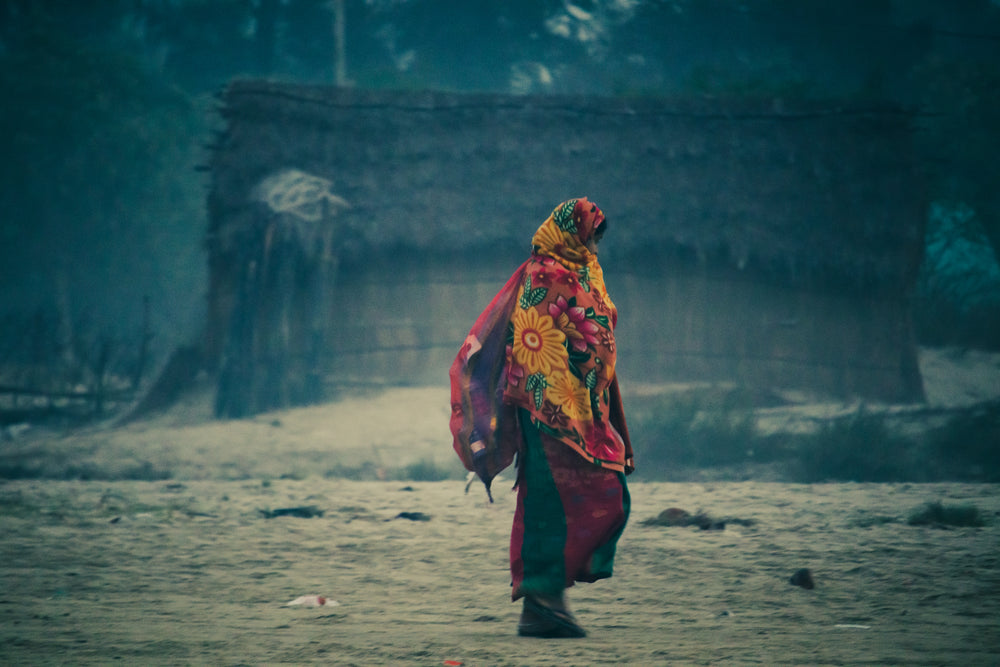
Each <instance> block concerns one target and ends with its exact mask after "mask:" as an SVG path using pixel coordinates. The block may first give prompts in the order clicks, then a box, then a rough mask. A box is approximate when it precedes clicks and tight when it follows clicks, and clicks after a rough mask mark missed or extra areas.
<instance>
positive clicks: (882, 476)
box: [798, 408, 915, 482]
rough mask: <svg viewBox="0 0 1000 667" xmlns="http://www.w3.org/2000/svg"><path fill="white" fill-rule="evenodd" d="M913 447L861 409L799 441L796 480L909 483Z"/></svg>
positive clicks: (882, 418) (912, 444)
mask: <svg viewBox="0 0 1000 667" xmlns="http://www.w3.org/2000/svg"><path fill="white" fill-rule="evenodd" d="M914 447H915V443H914V442H913V441H912V440H910V439H909V438H905V437H903V436H900V435H897V434H894V433H892V432H891V431H890V429H889V428H888V426H887V425H886V421H885V417H883V416H880V415H873V414H870V413H867V412H865V410H864V409H863V408H860V409H859V410H858V411H857V412H856V413H855V414H853V415H851V416H849V417H845V418H842V419H837V420H835V421H833V422H831V423H829V424H824V425H823V426H822V427H821V428H820V430H819V432H818V433H816V434H815V435H812V436H802V437H801V439H800V441H799V446H798V450H799V455H798V477H799V478H800V481H803V482H820V481H852V482H890V481H898V480H902V479H910V478H912V475H913V474H914V470H913V467H912V466H911V465H910V459H911V457H912V451H913V449H914Z"/></svg>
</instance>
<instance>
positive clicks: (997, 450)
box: [928, 401, 1000, 482]
mask: <svg viewBox="0 0 1000 667" xmlns="http://www.w3.org/2000/svg"><path fill="white" fill-rule="evenodd" d="M998 443H1000V401H994V402H992V403H989V404H987V405H984V406H982V407H981V408H979V409H977V410H975V411H973V412H971V413H963V414H960V415H956V416H955V417H952V418H951V419H950V420H949V421H948V423H947V424H945V425H944V426H942V427H940V428H938V429H935V430H934V431H932V432H931V433H930V434H929V436H928V451H929V453H930V456H931V458H932V459H933V460H934V461H935V462H936V465H935V466H934V469H935V470H936V471H937V477H938V478H939V479H961V480H968V481H977V482H998V481H1000V444H998Z"/></svg>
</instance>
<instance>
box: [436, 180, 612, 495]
mask: <svg viewBox="0 0 1000 667" xmlns="http://www.w3.org/2000/svg"><path fill="white" fill-rule="evenodd" d="M604 222H605V218H604V213H603V212H601V210H600V209H599V208H598V207H597V206H596V205H595V204H593V203H591V202H590V201H588V200H587V199H586V198H580V199H571V200H569V201H566V202H563V203H562V204H560V205H559V206H557V207H556V208H555V210H553V211H552V214H551V215H549V217H548V218H547V219H546V220H545V222H543V223H542V225H541V226H540V227H539V228H538V230H537V231H536V232H535V234H534V236H533V238H532V248H533V250H532V256H531V258H530V259H528V260H527V261H526V262H525V263H524V264H522V265H521V266H520V268H518V270H517V271H516V272H515V273H514V275H513V276H511V278H510V280H508V282H507V284H506V285H505V286H504V288H503V289H501V290H500V292H499V293H498V294H497V296H496V297H494V299H493V301H492V302H491V303H490V305H489V306H487V308H486V310H484V311H483V313H482V314H481V315H480V316H479V319H477V320H476V323H475V325H473V328H472V330H471V331H470V332H469V335H468V337H467V338H466V341H465V344H464V345H463V346H462V348H461V349H460V350H459V354H458V356H457V357H456V359H455V362H454V363H453V364H452V368H451V372H450V376H451V387H452V417H451V430H452V433H453V435H454V437H455V443H454V445H455V450H456V452H458V454H459V457H460V458H461V459H462V461H463V463H464V464H465V466H466V468H467V469H469V470H474V471H476V472H477V474H478V475H479V477H480V478H481V479H482V480H483V482H484V483H485V484H486V487H487V491H489V486H490V482H491V480H492V479H493V477H494V476H495V475H496V474H497V473H498V472H499V471H500V470H502V469H503V468H505V467H507V466H508V465H510V463H511V462H512V461H513V458H514V455H515V453H516V452H517V451H519V450H520V449H521V447H522V444H523V443H522V436H521V431H520V426H519V424H518V416H517V408H523V409H524V410H526V411H527V412H528V413H529V414H530V419H531V421H532V423H533V424H534V426H536V427H537V428H538V429H539V430H540V431H542V432H543V433H545V434H547V435H549V436H550V437H553V438H555V439H556V440H558V441H560V442H562V443H564V444H566V445H567V446H569V447H571V448H572V449H574V450H575V451H576V452H577V453H579V454H580V455H581V456H583V457H584V458H585V459H587V460H589V461H591V462H592V463H594V464H596V465H600V466H603V467H606V468H610V469H613V470H617V471H620V472H631V470H632V461H631V456H632V452H631V445H630V443H629V439H628V430H627V428H626V426H625V419H624V413H623V410H622V407H621V398H620V395H619V392H618V382H617V377H616V375H615V360H616V349H615V337H614V327H615V325H616V324H617V319H618V313H617V310H616V309H615V306H614V304H613V303H612V301H611V299H610V297H609V296H608V293H607V288H606V287H605V284H604V274H603V272H602V271H601V266H600V264H599V263H598V261H597V255H596V254H595V253H592V252H590V250H588V249H587V243H588V241H590V240H591V239H592V238H593V237H594V235H595V233H596V232H597V230H598V228H600V227H601V224H602V223H604Z"/></svg>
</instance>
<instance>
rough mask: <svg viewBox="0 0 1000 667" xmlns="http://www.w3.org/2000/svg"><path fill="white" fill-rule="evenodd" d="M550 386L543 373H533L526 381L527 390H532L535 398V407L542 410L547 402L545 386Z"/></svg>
mask: <svg viewBox="0 0 1000 667" xmlns="http://www.w3.org/2000/svg"><path fill="white" fill-rule="evenodd" d="M548 386H549V383H548V380H546V379H545V376H544V375H543V374H542V373H532V374H531V375H529V376H528V379H527V380H525V382H524V388H525V390H527V391H529V392H531V394H532V397H533V398H534V399H535V409H536V410H541V409H542V404H543V403H544V402H545V388H546V387H548Z"/></svg>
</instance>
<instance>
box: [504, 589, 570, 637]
mask: <svg viewBox="0 0 1000 667" xmlns="http://www.w3.org/2000/svg"><path fill="white" fill-rule="evenodd" d="M517 634H518V635H520V636H522V637H544V638H559V637H586V636H587V632H586V631H585V630H584V629H583V628H581V627H580V626H579V625H577V623H576V619H575V618H573V614H571V613H570V612H569V610H568V609H567V608H566V601H565V599H564V598H563V597H562V596H553V597H550V596H535V595H529V596H527V597H525V598H524V609H523V611H522V612H521V620H520V621H519V622H518V624H517Z"/></svg>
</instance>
